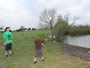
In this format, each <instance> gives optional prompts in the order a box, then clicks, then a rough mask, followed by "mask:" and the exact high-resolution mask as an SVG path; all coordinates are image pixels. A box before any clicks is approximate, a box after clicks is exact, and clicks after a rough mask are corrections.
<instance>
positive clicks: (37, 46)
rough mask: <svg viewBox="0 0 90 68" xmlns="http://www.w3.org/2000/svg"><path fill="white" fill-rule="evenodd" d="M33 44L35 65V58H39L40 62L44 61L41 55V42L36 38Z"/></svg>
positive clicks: (35, 61)
mask: <svg viewBox="0 0 90 68" xmlns="http://www.w3.org/2000/svg"><path fill="white" fill-rule="evenodd" d="M34 43H35V57H34V63H37V58H38V57H40V58H41V60H42V61H45V60H44V57H43V54H42V50H41V49H42V43H43V42H42V40H40V39H39V38H38V37H36V38H35V40H34Z"/></svg>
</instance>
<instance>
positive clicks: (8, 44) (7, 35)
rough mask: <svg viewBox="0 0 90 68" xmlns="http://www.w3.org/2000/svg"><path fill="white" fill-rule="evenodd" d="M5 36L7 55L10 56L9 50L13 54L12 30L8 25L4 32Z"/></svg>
mask: <svg viewBox="0 0 90 68" xmlns="http://www.w3.org/2000/svg"><path fill="white" fill-rule="evenodd" d="M3 38H4V46H5V55H6V57H8V51H9V54H10V55H12V43H13V40H12V33H11V32H10V27H6V29H5V32H4V34H3Z"/></svg>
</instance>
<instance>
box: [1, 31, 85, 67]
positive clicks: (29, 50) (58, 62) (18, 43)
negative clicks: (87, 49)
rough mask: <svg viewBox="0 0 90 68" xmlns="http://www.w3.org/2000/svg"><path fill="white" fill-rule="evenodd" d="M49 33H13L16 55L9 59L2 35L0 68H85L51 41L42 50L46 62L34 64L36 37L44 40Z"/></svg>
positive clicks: (80, 62)
mask: <svg viewBox="0 0 90 68" xmlns="http://www.w3.org/2000/svg"><path fill="white" fill-rule="evenodd" d="M48 33H49V31H31V32H13V40H14V45H13V52H14V55H13V56H10V57H8V58H6V57H5V55H4V46H3V41H2V40H3V39H2V34H1V33H0V68H85V66H84V65H83V64H82V60H79V59H77V58H75V57H70V56H65V55H63V52H62V51H61V49H60V43H57V42H51V41H49V42H47V44H46V45H44V47H43V49H42V50H43V54H44V57H45V62H42V61H41V60H40V58H39V59H38V63H37V64H34V63H33V58H34V51H35V49H34V43H33V40H34V37H37V36H40V37H41V39H42V38H44V37H45V35H47V34H48ZM43 35H44V36H43Z"/></svg>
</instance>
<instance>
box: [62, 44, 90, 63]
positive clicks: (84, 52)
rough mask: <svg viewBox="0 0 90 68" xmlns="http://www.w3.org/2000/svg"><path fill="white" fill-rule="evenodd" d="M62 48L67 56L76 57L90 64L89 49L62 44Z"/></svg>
mask: <svg viewBox="0 0 90 68" xmlns="http://www.w3.org/2000/svg"><path fill="white" fill-rule="evenodd" d="M61 48H62V50H63V52H64V54H66V55H71V56H75V57H78V58H80V59H83V60H85V61H89V62H90V52H88V51H89V50H90V49H89V48H84V47H79V46H73V45H69V44H62V46H61Z"/></svg>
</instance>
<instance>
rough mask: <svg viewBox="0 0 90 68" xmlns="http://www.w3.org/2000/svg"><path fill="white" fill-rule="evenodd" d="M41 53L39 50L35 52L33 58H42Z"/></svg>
mask: <svg viewBox="0 0 90 68" xmlns="http://www.w3.org/2000/svg"><path fill="white" fill-rule="evenodd" d="M42 56H43V54H42V51H41V50H35V57H42Z"/></svg>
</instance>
